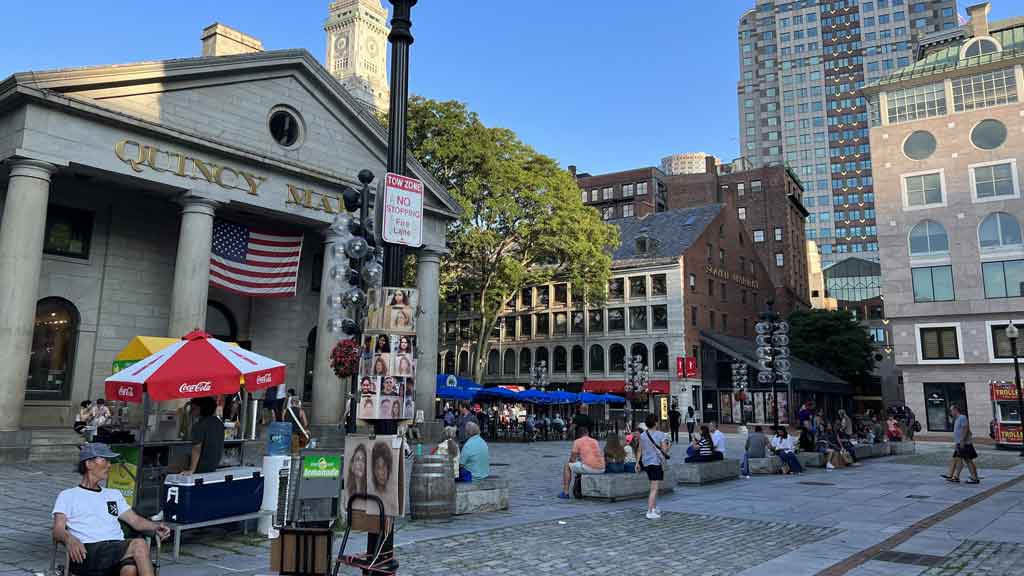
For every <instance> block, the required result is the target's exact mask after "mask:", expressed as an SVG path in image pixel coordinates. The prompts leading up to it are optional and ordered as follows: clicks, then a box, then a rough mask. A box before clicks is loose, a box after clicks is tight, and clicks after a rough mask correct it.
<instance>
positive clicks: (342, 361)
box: [331, 338, 362, 378]
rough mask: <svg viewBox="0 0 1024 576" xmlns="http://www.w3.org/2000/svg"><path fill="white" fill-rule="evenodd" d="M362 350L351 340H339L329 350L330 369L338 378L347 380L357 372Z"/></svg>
mask: <svg viewBox="0 0 1024 576" xmlns="http://www.w3.org/2000/svg"><path fill="white" fill-rule="evenodd" d="M361 352H362V349H361V348H360V347H359V344H358V343H356V341H355V340H353V339H351V338H346V339H344V340H339V341H338V343H337V344H335V345H334V349H333V350H331V368H332V369H333V370H334V373H335V374H336V375H337V376H338V378H349V377H351V376H353V375H354V374H356V373H358V372H359V357H360V355H361Z"/></svg>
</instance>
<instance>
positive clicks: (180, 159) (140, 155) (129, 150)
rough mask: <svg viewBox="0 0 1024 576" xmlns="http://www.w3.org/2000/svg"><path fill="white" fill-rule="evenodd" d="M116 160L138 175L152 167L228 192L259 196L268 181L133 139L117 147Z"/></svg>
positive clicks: (115, 147)
mask: <svg viewBox="0 0 1024 576" xmlns="http://www.w3.org/2000/svg"><path fill="white" fill-rule="evenodd" d="M114 154H115V155H117V159H118V160H120V161H122V162H124V163H125V164H128V165H129V166H131V168H132V170H133V171H135V172H142V171H143V168H144V167H145V168H149V169H150V170H153V171H154V172H169V173H171V174H176V175H178V176H181V177H182V178H191V179H192V180H206V181H207V182H209V183H211V184H216V185H218V186H220V187H221V188H224V189H227V190H241V191H243V192H246V193H248V194H251V195H253V196H258V195H259V193H258V190H259V187H260V185H262V184H263V183H264V182H265V181H266V180H267V178H266V176H257V175H256V174H253V173H251V172H246V171H244V170H237V169H235V168H232V167H230V166H221V165H220V164H215V163H213V162H207V161H205V160H201V159H199V158H196V157H194V156H186V155H184V154H181V153H178V152H171V151H169V150H161V149H159V148H157V147H156V146H150V145H148V144H140V143H138V142H136V141H134V140H121V141H120V142H118V143H117V144H115V145H114Z"/></svg>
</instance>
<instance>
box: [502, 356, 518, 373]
mask: <svg viewBox="0 0 1024 576" xmlns="http://www.w3.org/2000/svg"><path fill="white" fill-rule="evenodd" d="M502 373H503V374H505V376H515V375H516V351H515V350H505V362H504V366H502Z"/></svg>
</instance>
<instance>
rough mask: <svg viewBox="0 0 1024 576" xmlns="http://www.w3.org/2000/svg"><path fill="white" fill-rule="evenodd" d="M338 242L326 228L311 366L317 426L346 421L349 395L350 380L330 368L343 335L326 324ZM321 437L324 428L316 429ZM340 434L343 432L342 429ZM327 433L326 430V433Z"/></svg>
mask: <svg viewBox="0 0 1024 576" xmlns="http://www.w3.org/2000/svg"><path fill="white" fill-rule="evenodd" d="M337 242H341V236H340V235H338V234H337V233H335V232H333V231H331V230H330V229H328V231H327V233H326V238H325V239H324V269H323V272H322V275H321V277H320V306H319V308H318V312H317V322H316V354H315V355H314V358H315V360H314V362H315V365H314V367H313V410H312V412H313V416H312V420H311V424H312V425H313V426H317V427H330V428H331V429H332V430H333V429H336V428H338V424H344V422H345V408H346V404H345V402H346V401H347V399H348V390H349V386H350V383H349V382H347V381H346V382H341V381H339V380H338V377H337V376H336V375H335V374H334V370H332V369H331V363H330V357H331V349H332V348H334V345H335V344H337V343H338V340H339V339H340V338H341V337H342V333H341V332H331V331H329V330H328V329H327V324H328V322H329V321H330V319H331V316H332V310H331V307H330V305H329V304H328V298H330V296H331V293H332V292H333V291H334V285H335V281H334V279H333V278H331V268H332V266H333V264H332V261H331V250H332V249H333V247H334V244H335V243H337ZM317 432H318V433H319V434H314V435H319V436H320V437H321V438H323V437H324V436H325V434H326V433H327V431H326V430H318V431H317ZM342 434H344V432H343V431H342ZM328 435H329V434H328Z"/></svg>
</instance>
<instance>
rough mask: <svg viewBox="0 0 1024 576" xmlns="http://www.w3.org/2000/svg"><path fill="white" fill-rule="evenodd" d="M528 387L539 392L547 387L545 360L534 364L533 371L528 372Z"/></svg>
mask: <svg viewBox="0 0 1024 576" xmlns="http://www.w3.org/2000/svg"><path fill="white" fill-rule="evenodd" d="M530 387H531V388H539V389H541V390H543V389H545V388H547V387H548V363H547V361H546V360H541V361H539V362H537V363H536V364H534V366H533V370H531V371H530Z"/></svg>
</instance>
